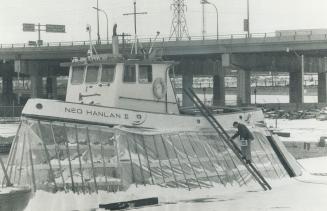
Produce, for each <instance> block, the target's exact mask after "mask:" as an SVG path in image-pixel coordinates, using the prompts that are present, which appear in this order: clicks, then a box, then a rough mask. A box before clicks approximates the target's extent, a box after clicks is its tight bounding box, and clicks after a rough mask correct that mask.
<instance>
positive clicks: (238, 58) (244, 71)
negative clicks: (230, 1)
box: [0, 34, 327, 105]
mask: <svg viewBox="0 0 327 211" xmlns="http://www.w3.org/2000/svg"><path fill="white" fill-rule="evenodd" d="M201 38H202V37H201ZM132 43H133V41H132V40H125V42H124V43H121V44H120V49H121V52H122V53H127V52H129V51H130V49H131V47H132ZM139 43H140V46H142V47H143V48H144V49H145V50H148V49H149V48H150V46H151V45H152V44H153V51H154V52H155V54H156V55H157V56H163V57H165V58H167V59H173V60H177V61H179V62H180V65H179V66H178V67H177V73H179V74H182V75H183V86H184V87H190V86H192V83H193V82H192V81H193V80H192V79H193V75H210V76H213V77H214V89H213V90H214V91H213V94H214V99H213V102H214V104H215V105H224V101H225V99H224V97H225V88H224V76H225V73H226V72H228V71H230V70H238V72H237V76H238V79H239V80H238V88H239V95H238V101H239V104H250V103H251V102H250V99H251V98H250V96H251V88H250V74H251V71H252V72H255V71H269V72H289V76H290V83H289V90H290V91H289V93H290V102H291V103H302V102H303V96H304V94H303V74H304V72H316V73H319V74H318V81H319V84H318V99H319V102H323V103H326V102H327V74H326V71H327V60H326V58H325V57H327V34H319V35H317V34H316V35H315V34H310V35H296V34H295V35H290V36H276V35H275V34H251V36H249V37H248V36H247V35H245V34H239V35H228V36H220V37H219V39H216V37H206V38H205V39H204V40H202V39H200V37H190V39H187V40H185V39H184V40H179V41H172V40H168V39H167V38H161V39H158V40H156V41H155V43H153V39H151V38H141V39H139ZM94 46H95V48H96V50H97V52H98V53H111V52H112V47H111V44H110V43H106V42H102V44H96V43H94ZM88 49H89V43H88V41H77V42H49V43H44V45H43V46H40V47H33V46H28V45H27V44H7V45H4V44H3V45H1V44H0V60H2V61H3V62H2V64H0V70H1V71H0V73H1V76H2V80H3V82H2V83H3V86H2V87H3V90H2V93H3V95H4V96H9V95H12V94H13V92H12V78H13V76H15V75H17V73H16V72H20V73H21V74H22V75H26V76H28V77H30V79H31V87H32V97H38V96H39V95H40V93H41V91H40V89H42V84H40V81H42V80H41V79H42V77H46V78H47V84H48V85H47V89H49V90H50V91H51V90H52V92H55V91H54V90H56V77H57V76H59V75H65V74H67V70H66V69H63V68H62V67H60V65H59V64H60V63H61V62H65V61H70V60H71V59H72V58H73V57H84V56H85V55H86V52H87V50H88ZM6 84H7V85H6ZM8 84H9V85H8ZM50 96H52V97H54V98H55V96H56V94H55V93H52V94H50ZM187 101H188V100H187V98H186V97H185V98H184V99H183V102H184V104H185V105H188V104H190V102H187Z"/></svg>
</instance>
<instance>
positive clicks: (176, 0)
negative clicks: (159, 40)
mask: <svg viewBox="0 0 327 211" xmlns="http://www.w3.org/2000/svg"><path fill="white" fill-rule="evenodd" d="M171 9H172V10H174V16H173V20H172V22H171V28H170V36H169V39H171V38H172V37H176V40H181V39H182V38H183V37H184V36H185V37H187V38H189V37H190V35H189V33H188V28H187V24H186V17H185V10H186V9H187V7H186V4H185V0H173V3H172V4H171Z"/></svg>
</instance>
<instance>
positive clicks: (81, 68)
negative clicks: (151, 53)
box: [66, 59, 179, 114]
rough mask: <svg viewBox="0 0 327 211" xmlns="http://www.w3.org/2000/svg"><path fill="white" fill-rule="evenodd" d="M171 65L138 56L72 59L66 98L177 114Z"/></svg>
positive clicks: (69, 100) (67, 99) (79, 101)
mask: <svg viewBox="0 0 327 211" xmlns="http://www.w3.org/2000/svg"><path fill="white" fill-rule="evenodd" d="M173 66H174V62H163V61H152V60H148V61H147V60H137V59H133V60H126V61H119V62H97V61H95V62H73V63H71V65H70V73H69V80H68V86H67V95H66V101H67V102H75V103H82V104H90V105H99V106H107V107H118V108H124V109H132V110H138V111H148V112H158V113H174V114H178V113H179V109H178V105H177V100H176V96H175V92H174V90H173V86H172V83H171V81H170V77H169V72H170V70H172V68H173Z"/></svg>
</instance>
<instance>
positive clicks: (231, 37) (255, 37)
mask: <svg viewBox="0 0 327 211" xmlns="http://www.w3.org/2000/svg"><path fill="white" fill-rule="evenodd" d="M259 39H260V40H259ZM326 39H327V33H326V34H312V33H311V34H299V33H295V32H294V34H292V33H289V34H284V35H283V34H282V33H281V32H278V31H276V32H268V33H251V34H250V35H248V34H246V33H239V34H225V35H224V34H222V35H219V36H218V39H217V36H216V35H207V36H205V37H203V36H202V35H194V36H190V37H183V38H181V39H176V38H171V39H169V37H168V36H164V37H162V38H159V39H157V40H155V39H154V37H150V36H138V42H140V43H153V42H155V43H163V42H187V41H217V42H218V41H222V40H225V41H230V42H233V41H235V40H239V41H242V40H243V41H244V42H249V41H251V40H252V41H263V42H273V41H288V42H291V41H307V40H309V41H310V40H326ZM131 43H134V40H133V39H132V38H126V39H125V45H128V44H131ZM92 44H94V45H95V46H105V45H109V44H111V40H108V41H107V40H101V41H100V43H98V42H97V40H92ZM69 46H89V41H85V40H77V41H61V42H45V43H44V44H43V45H42V46H33V45H28V43H8V44H5V43H4V44H0V49H8V48H44V47H69Z"/></svg>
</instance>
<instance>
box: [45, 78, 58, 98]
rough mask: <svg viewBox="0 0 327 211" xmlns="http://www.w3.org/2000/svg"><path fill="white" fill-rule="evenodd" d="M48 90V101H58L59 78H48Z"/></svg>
mask: <svg viewBox="0 0 327 211" xmlns="http://www.w3.org/2000/svg"><path fill="white" fill-rule="evenodd" d="M46 90H47V98H48V99H57V76H49V77H47V84H46Z"/></svg>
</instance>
